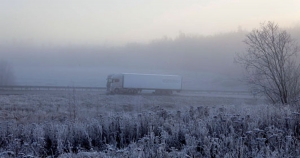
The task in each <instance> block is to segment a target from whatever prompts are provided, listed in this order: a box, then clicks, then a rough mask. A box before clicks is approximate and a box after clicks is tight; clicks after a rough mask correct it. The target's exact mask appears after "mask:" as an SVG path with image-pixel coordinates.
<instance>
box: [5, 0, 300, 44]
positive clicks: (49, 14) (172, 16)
mask: <svg viewBox="0 0 300 158" xmlns="http://www.w3.org/2000/svg"><path fill="white" fill-rule="evenodd" d="M299 8H300V1H299V0H0V35H1V36H0V42H2V43H3V42H4V43H11V42H16V41H17V42H21V43H25V44H38V45H39V44H84V45H86V44H92V45H95V44H96V45H97V44H100V45H103V44H104V45H105V44H107V45H120V44H121V45H122V44H125V43H127V42H148V41H150V40H152V39H157V38H161V37H163V36H167V37H170V38H174V37H175V36H178V34H179V33H180V32H182V33H187V34H197V35H214V34H218V33H221V32H230V31H236V30H237V29H238V28H241V29H244V30H251V29H252V28H254V27H258V25H259V23H260V22H264V21H275V22H276V23H278V24H279V26H280V27H292V26H295V25H300V9H299Z"/></svg>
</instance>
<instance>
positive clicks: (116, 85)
mask: <svg viewBox="0 0 300 158" xmlns="http://www.w3.org/2000/svg"><path fill="white" fill-rule="evenodd" d="M122 83H123V77H122V75H115V74H113V75H108V76H107V82H106V91H107V93H112V92H113V93H119V92H120V90H121V89H122V87H123V84H122Z"/></svg>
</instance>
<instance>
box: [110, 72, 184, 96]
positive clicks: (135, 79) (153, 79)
mask: <svg viewBox="0 0 300 158" xmlns="http://www.w3.org/2000/svg"><path fill="white" fill-rule="evenodd" d="M181 80H182V77H181V76H179V75H160V74H138V73H121V74H111V75H108V76H107V83H106V90H107V94H121V93H123V94H137V93H140V92H141V91H143V90H153V92H154V93H155V94H172V93H173V92H175V91H176V92H180V91H181V88H182V82H181Z"/></svg>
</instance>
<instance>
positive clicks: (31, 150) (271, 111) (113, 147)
mask: <svg viewBox="0 0 300 158" xmlns="http://www.w3.org/2000/svg"><path fill="white" fill-rule="evenodd" d="M0 105H1V106H0V120H1V123H0V124H1V125H0V135H1V136H0V157H9V156H11V157H16V156H17V157H22V156H32V157H47V156H54V157H298V156H300V141H299V139H300V125H299V121H300V114H299V113H298V111H297V110H296V109H294V108H291V107H287V106H286V107H282V106H271V105H267V104H264V103H262V101H261V100H260V99H253V98H249V97H230V96H227V97H220V96H218V97H217V96H201V95H196V96H192V95H174V96H155V95H150V94H144V95H136V96H131V95H108V96H107V95H101V94H100V93H99V92H75V91H73V92H59V93H39V94H38V93H36V94H34V93H33V94H23V95H0Z"/></svg>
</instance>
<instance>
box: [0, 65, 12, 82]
mask: <svg viewBox="0 0 300 158" xmlns="http://www.w3.org/2000/svg"><path fill="white" fill-rule="evenodd" d="M13 84H14V74H13V69H12V66H11V64H9V63H8V62H7V61H2V60H0V86H6V85H13Z"/></svg>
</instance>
